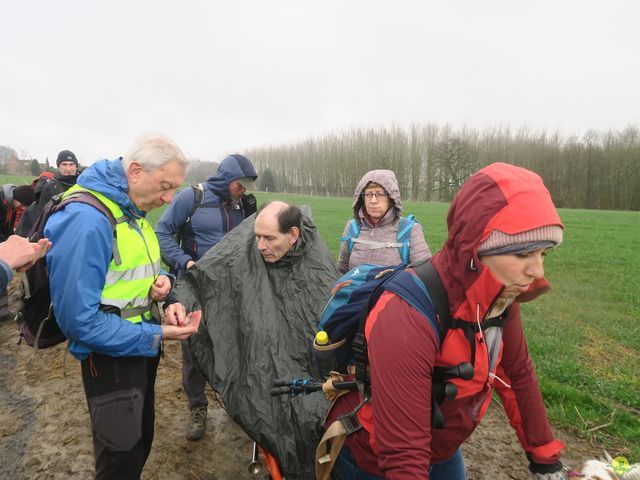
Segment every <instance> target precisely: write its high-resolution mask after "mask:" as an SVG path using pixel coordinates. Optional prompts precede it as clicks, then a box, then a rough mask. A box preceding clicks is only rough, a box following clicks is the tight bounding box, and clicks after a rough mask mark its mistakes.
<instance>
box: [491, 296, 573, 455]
mask: <svg viewBox="0 0 640 480" xmlns="http://www.w3.org/2000/svg"><path fill="white" fill-rule="evenodd" d="M503 341H504V347H503V352H502V361H501V363H500V370H499V371H498V372H497V374H498V376H499V377H501V378H503V377H506V378H503V380H505V381H506V382H507V383H509V384H510V385H511V389H508V388H504V387H503V386H502V385H501V384H500V382H495V384H494V386H495V387H496V390H497V391H498V394H499V395H500V397H501V398H502V400H503V405H504V409H505V411H506V412H507V415H508V416H509V421H510V423H511V426H512V427H513V428H515V430H516V433H517V435H518V438H519V440H520V443H521V444H522V446H523V448H524V450H525V451H526V452H527V453H528V454H530V456H532V460H534V461H535V462H537V463H547V464H551V463H555V462H557V461H558V460H559V459H560V452H561V450H562V448H564V445H563V444H562V442H560V441H559V440H554V438H553V433H552V431H551V425H550V424H549V421H548V420H547V412H546V410H545V408H544V404H543V402H542V395H541V393H540V388H539V386H538V379H537V377H536V374H535V371H534V368H533V363H532V361H531V357H530V356H529V351H528V349H527V344H526V342H525V339H524V333H523V330H522V319H521V316H520V306H519V305H518V304H513V305H512V306H511V307H510V308H509V318H508V320H507V322H506V323H505V327H504V333H503Z"/></svg>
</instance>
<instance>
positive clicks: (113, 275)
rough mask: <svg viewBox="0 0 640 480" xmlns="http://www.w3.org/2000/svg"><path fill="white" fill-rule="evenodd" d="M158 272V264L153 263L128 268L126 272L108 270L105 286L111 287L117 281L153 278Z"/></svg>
mask: <svg viewBox="0 0 640 480" xmlns="http://www.w3.org/2000/svg"><path fill="white" fill-rule="evenodd" d="M159 270H160V262H159V261H158V262H154V263H153V264H147V265H140V266H138V267H134V268H130V269H127V270H109V271H108V272H107V279H106V282H105V286H106V285H113V284H114V283H116V282H119V281H121V280H122V281H127V282H128V281H131V280H142V279H143V278H150V277H151V278H154V279H155V276H156V274H157V272H158V271H159Z"/></svg>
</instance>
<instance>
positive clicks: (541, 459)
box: [527, 438, 565, 465]
mask: <svg viewBox="0 0 640 480" xmlns="http://www.w3.org/2000/svg"><path fill="white" fill-rule="evenodd" d="M564 448H565V444H564V443H562V442H561V441H560V440H558V439H557V438H556V439H554V440H552V441H551V442H549V443H545V444H544V445H539V446H537V447H534V448H532V449H531V450H528V451H527V458H528V459H529V461H530V462H533V463H538V464H547V465H548V464H554V463H556V462H557V461H558V460H560V454H561V453H562V450H564Z"/></svg>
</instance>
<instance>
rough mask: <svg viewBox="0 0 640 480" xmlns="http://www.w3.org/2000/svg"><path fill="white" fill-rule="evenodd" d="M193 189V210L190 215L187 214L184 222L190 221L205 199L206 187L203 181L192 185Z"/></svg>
mask: <svg viewBox="0 0 640 480" xmlns="http://www.w3.org/2000/svg"><path fill="white" fill-rule="evenodd" d="M191 189H192V190H193V204H192V205H191V210H190V211H189V215H187V218H186V220H185V221H184V223H189V222H190V221H191V219H192V218H193V216H194V215H195V213H196V212H197V211H198V209H199V208H200V206H201V205H202V200H204V187H203V185H202V183H198V184H197V185H191Z"/></svg>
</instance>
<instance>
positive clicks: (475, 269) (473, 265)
mask: <svg viewBox="0 0 640 480" xmlns="http://www.w3.org/2000/svg"><path fill="white" fill-rule="evenodd" d="M468 269H469V270H470V271H472V272H477V271H478V267H476V265H475V263H474V262H473V257H471V261H470V262H469V267H468Z"/></svg>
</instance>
